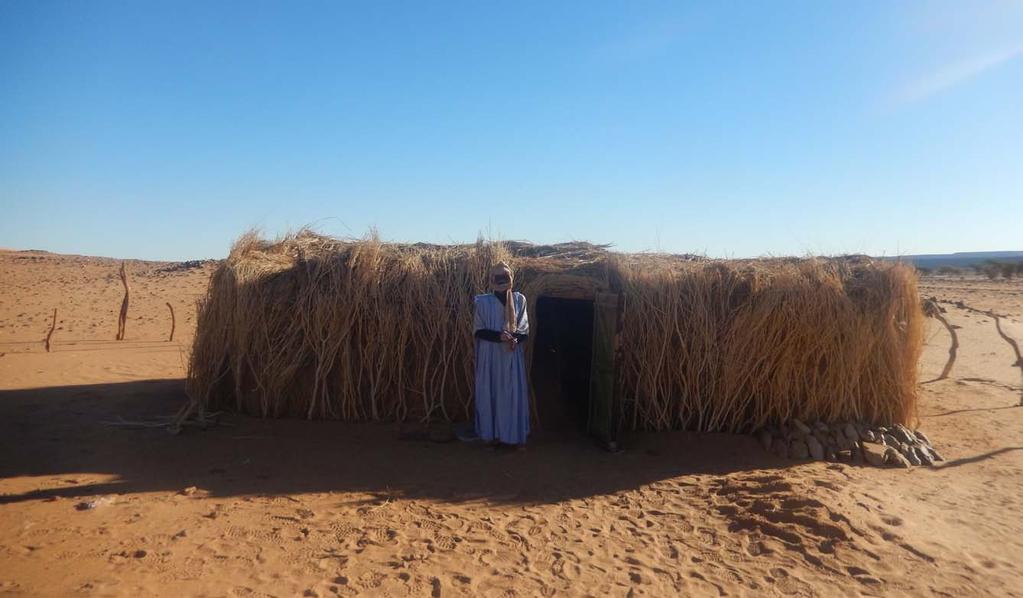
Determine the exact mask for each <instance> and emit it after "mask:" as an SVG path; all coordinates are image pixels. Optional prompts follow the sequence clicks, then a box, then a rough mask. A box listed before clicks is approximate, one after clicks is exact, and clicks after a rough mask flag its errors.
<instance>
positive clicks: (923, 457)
mask: <svg viewBox="0 0 1023 598" xmlns="http://www.w3.org/2000/svg"><path fill="white" fill-rule="evenodd" d="M913 451H915V452H916V456H917V458H918V459H920V462H921V463H923V464H924V465H934V457H931V454H930V453H929V452H928V451H927V447H921V446H915V447H913Z"/></svg>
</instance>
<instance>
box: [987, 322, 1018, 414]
mask: <svg viewBox="0 0 1023 598" xmlns="http://www.w3.org/2000/svg"><path fill="white" fill-rule="evenodd" d="M988 314H989V315H990V316H991V317H992V318H994V320H995V330H997V331H998V336H1000V337H1002V339H1003V340H1004V341H1005V342H1007V343H1009V346H1010V347H1012V350H1013V351H1014V352H1015V353H1016V363H1015V364H1013V365H1015V366H1016V367H1018V368H1019V373H1020V377H1021V378H1023V355H1020V352H1019V343H1017V342H1016V339H1014V338H1012V337H1011V336H1009V335H1008V334H1005V333H1004V332H1002V323H1001V322H1000V321H999V316H998V315H997V314H995V312H993V311H992V312H988ZM1019 405H1020V407H1023V390H1021V391H1020V397H1019Z"/></svg>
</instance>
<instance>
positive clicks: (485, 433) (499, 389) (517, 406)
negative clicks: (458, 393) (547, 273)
mask: <svg viewBox="0 0 1023 598" xmlns="http://www.w3.org/2000/svg"><path fill="white" fill-rule="evenodd" d="M512 295H513V297H514V302H515V319H516V326H515V330H513V331H511V332H514V333H518V334H529V317H528V316H527V314H526V296H525V295H523V294H522V293H513V294H512ZM504 323H505V315H504V305H501V301H500V300H499V299H498V298H497V297H495V296H494V294H493V293H487V294H486V295H477V296H476V318H475V321H474V324H473V334H475V333H476V331H477V330H482V329H486V330H497V331H501V330H503V329H504ZM476 433H477V434H479V436H480V438H482V439H483V440H486V441H488V442H489V441H492V440H498V441H500V442H503V443H505V444H522V443H524V442H526V437H527V436H529V386H528V384H527V383H526V357H525V347H524V346H523V344H521V343H520V344H519V345H518V346H517V347H515V350H514V351H509V350H508V345H506V344H505V343H494V342H491V341H485V340H481V339H476Z"/></svg>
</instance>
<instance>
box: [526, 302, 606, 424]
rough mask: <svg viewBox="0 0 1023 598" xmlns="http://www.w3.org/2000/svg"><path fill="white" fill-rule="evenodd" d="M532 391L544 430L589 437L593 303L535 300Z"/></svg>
mask: <svg viewBox="0 0 1023 598" xmlns="http://www.w3.org/2000/svg"><path fill="white" fill-rule="evenodd" d="M535 319H536V346H535V347H533V369H532V375H533V389H534V390H535V391H536V409H537V415H538V416H539V418H540V424H541V430H542V431H543V432H553V433H556V434H564V433H569V434H576V433H578V434H585V433H586V419H587V415H588V408H589V396H590V364H591V361H592V359H593V302H592V301H585V300H581V299H559V298H556V297H539V298H538V299H537V301H536V318H535Z"/></svg>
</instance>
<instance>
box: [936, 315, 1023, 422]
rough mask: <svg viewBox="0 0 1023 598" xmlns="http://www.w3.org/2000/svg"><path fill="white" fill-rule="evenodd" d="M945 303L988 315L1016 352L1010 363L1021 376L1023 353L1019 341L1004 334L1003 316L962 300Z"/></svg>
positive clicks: (1021, 394) (1022, 404)
mask: <svg viewBox="0 0 1023 598" xmlns="http://www.w3.org/2000/svg"><path fill="white" fill-rule="evenodd" d="M945 303H949V304H951V305H954V306H956V307H959V308H962V309H965V310H968V311H972V312H974V313H978V314H981V315H985V316H988V317H989V318H991V319H992V320H994V321H995V330H996V331H998V336H1000V337H1002V340H1004V341H1005V342H1007V343H1009V346H1010V347H1012V350H1013V352H1014V353H1015V354H1016V363H1014V364H1012V365H1014V366H1016V367H1018V368H1019V372H1020V377H1023V355H1021V354H1020V350H1019V343H1017V342H1016V339H1014V338H1012V337H1011V336H1009V335H1008V334H1005V332H1004V331H1003V330H1002V323H1001V318H1003V317H1005V316H1000V315H998V314H996V313H995V312H994V311H984V310H982V309H977V308H976V307H970V306H969V305H966V304H965V303H963V302H962V301H945ZM1019 405H1020V407H1023V390H1021V391H1020V399H1019Z"/></svg>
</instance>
